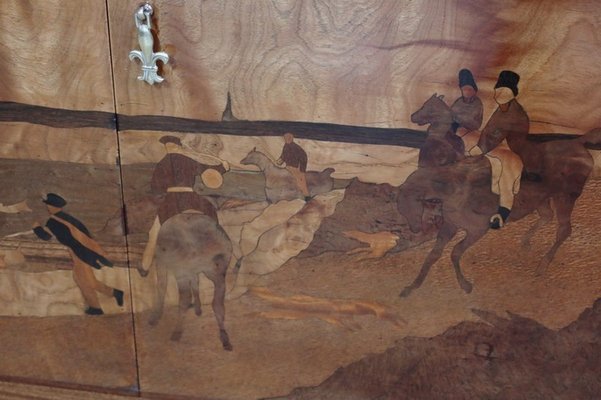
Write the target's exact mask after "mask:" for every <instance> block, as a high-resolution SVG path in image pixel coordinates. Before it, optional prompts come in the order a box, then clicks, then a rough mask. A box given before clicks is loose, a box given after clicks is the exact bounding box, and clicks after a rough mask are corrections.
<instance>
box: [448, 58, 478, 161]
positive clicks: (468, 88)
mask: <svg viewBox="0 0 601 400" xmlns="http://www.w3.org/2000/svg"><path fill="white" fill-rule="evenodd" d="M459 89H460V90H461V97H459V98H458V99H457V100H455V102H454V103H453V105H452V106H451V112H452V113H453V125H452V128H453V130H454V131H455V134H456V135H457V136H459V137H460V138H462V139H463V142H464V144H465V149H466V150H467V149H471V148H472V147H473V146H474V145H475V144H476V143H477V140H478V138H479V136H480V134H479V133H478V132H477V131H478V129H480V126H481V125H482V114H483V109H484V106H483V105H482V100H480V98H479V97H478V86H477V85H476V81H475V80H474V76H473V75H472V72H471V71H470V70H469V69H462V70H461V71H459ZM474 139H475V141H474Z"/></svg>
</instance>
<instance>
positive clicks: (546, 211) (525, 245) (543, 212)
mask: <svg viewBox="0 0 601 400" xmlns="http://www.w3.org/2000/svg"><path fill="white" fill-rule="evenodd" d="M536 211H537V212H538V216H539V218H538V221H536V223H535V224H534V226H532V228H530V229H529V230H528V232H526V234H525V235H524V238H523V239H522V249H525V250H528V249H530V240H532V237H533V236H534V234H535V233H536V232H537V231H538V230H539V229H540V228H542V227H543V226H544V225H546V224H548V223H549V222H551V220H552V219H553V209H552V208H551V199H550V198H549V199H546V200H545V201H544V202H543V203H542V204H541V205H540V207H538V208H537V209H536Z"/></svg>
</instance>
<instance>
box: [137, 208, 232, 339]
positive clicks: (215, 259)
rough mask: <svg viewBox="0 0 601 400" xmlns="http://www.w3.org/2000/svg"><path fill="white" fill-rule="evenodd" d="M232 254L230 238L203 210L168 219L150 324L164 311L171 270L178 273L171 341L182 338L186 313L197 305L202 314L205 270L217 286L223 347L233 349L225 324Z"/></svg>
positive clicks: (161, 234)
mask: <svg viewBox="0 0 601 400" xmlns="http://www.w3.org/2000/svg"><path fill="white" fill-rule="evenodd" d="M231 257H232V244H231V242H230V239H229V237H228V236H227V234H226V232H225V231H224V230H223V228H222V227H221V226H219V224H218V223H217V222H216V221H215V220H214V219H213V218H211V217H209V216H206V215H204V214H199V213H183V214H178V215H175V216H173V217H171V218H169V219H168V220H167V221H165V222H164V223H163V225H162V226H161V230H160V231H159V236H158V239H157V249H156V253H155V258H154V264H155V265H156V271H157V286H158V293H157V296H156V297H155V303H154V307H153V311H152V314H151V317H150V321H149V323H150V325H152V326H154V325H156V324H157V323H158V321H159V320H160V318H161V316H162V314H163V307H164V302H165V293H166V291H167V273H168V272H171V273H172V274H173V275H174V276H175V280H176V282H177V288H178V291H179V309H178V318H177V322H176V325H175V328H174V330H173V332H172V334H171V340H175V341H177V340H179V339H180V338H181V336H182V333H183V314H184V312H185V311H186V310H187V309H188V308H190V307H191V306H192V304H193V305H194V311H195V313H196V315H198V316H200V315H201V314H202V309H201V305H200V291H199V285H198V277H199V274H201V273H203V274H204V275H205V276H206V277H207V278H209V279H210V280H211V281H212V282H213V284H214V286H215V292H214V294H213V311H214V313H215V318H216V319H217V324H218V326H219V334H220V339H221V343H222V345H223V348H224V349H225V350H227V351H231V350H232V344H231V343H230V339H229V336H228V334H227V332H226V330H225V324H224V322H225V276H226V272H227V268H228V265H229V262H230V259H231ZM138 271H139V272H140V274H141V275H142V276H146V275H147V274H148V271H145V270H143V269H141V267H139V268H138ZM192 294H194V298H192Z"/></svg>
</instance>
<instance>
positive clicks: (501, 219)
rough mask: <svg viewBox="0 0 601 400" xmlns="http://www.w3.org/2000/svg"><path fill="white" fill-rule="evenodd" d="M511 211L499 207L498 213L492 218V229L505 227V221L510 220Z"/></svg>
mask: <svg viewBox="0 0 601 400" xmlns="http://www.w3.org/2000/svg"><path fill="white" fill-rule="evenodd" d="M510 212H511V210H510V209H509V208H506V207H499V209H498V212H497V213H496V214H495V215H493V216H492V217H491V218H490V227H491V229H500V228H502V227H503V225H505V221H507V218H509V213H510Z"/></svg>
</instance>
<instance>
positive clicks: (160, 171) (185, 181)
mask: <svg viewBox="0 0 601 400" xmlns="http://www.w3.org/2000/svg"><path fill="white" fill-rule="evenodd" d="M159 141H160V142H161V143H162V144H163V145H164V146H165V150H166V152H167V154H166V155H165V157H163V158H162V159H161V161H159V163H158V164H157V165H156V167H155V169H154V172H153V174H152V179H151V181H150V188H151V191H152V193H154V194H160V195H164V198H163V200H162V202H161V204H160V206H159V209H158V212H157V214H158V215H157V217H156V218H155V220H154V223H153V225H152V228H151V229H150V232H148V243H147V244H146V248H145V249H144V254H143V256H142V267H143V269H144V270H148V268H150V265H151V264H152V260H153V258H154V253H155V249H156V242H157V238H158V236H159V230H160V228H161V225H162V224H163V223H164V222H165V221H167V220H168V219H169V218H171V217H173V216H174V215H177V214H181V213H184V212H197V213H202V214H205V215H208V216H210V217H211V218H213V219H215V221H217V209H216V208H215V206H214V205H213V204H212V203H211V202H210V201H209V200H207V199H206V198H205V197H203V196H201V195H199V194H197V193H196V192H194V189H193V186H194V181H195V180H196V176H198V175H200V177H201V179H202V182H203V183H204V185H205V186H206V187H208V188H210V189H217V188H219V187H221V185H222V184H223V177H222V175H223V174H225V173H226V172H227V171H229V169H230V166H229V164H228V162H227V161H225V160H221V159H220V158H218V157H216V156H213V155H210V154H205V153H202V154H201V153H196V152H193V151H191V150H189V149H185V148H184V147H183V146H182V142H181V140H180V139H179V138H178V137H175V136H163V137H161V138H160V139H159ZM217 222H218V221H217Z"/></svg>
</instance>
